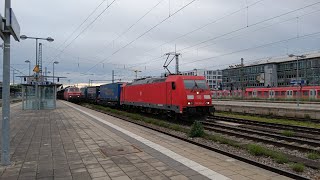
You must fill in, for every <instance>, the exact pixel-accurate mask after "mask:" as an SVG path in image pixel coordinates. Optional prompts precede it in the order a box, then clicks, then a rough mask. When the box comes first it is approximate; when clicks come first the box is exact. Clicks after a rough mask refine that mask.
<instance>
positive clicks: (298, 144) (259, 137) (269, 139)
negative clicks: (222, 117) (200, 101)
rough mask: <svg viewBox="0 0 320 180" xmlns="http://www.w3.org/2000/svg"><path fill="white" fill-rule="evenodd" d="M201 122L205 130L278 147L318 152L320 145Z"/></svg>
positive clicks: (293, 138) (316, 142) (319, 143)
mask: <svg viewBox="0 0 320 180" xmlns="http://www.w3.org/2000/svg"><path fill="white" fill-rule="evenodd" d="M202 124H203V125H204V128H205V129H206V130H210V131H214V132H218V133H222V134H227V135H230V136H236V137H241V138H244V139H248V140H253V141H257V142H263V143H267V144H271V145H274V146H278V147H285V148H288V149H292V150H299V151H303V152H318V153H320V149H318V147H320V142H318V141H314V140H308V139H299V138H295V137H287V136H282V135H278V134H274V133H268V132H263V131H258V130H252V129H247V128H242V127H237V126H232V125H227V124H220V123H216V122H212V121H202Z"/></svg>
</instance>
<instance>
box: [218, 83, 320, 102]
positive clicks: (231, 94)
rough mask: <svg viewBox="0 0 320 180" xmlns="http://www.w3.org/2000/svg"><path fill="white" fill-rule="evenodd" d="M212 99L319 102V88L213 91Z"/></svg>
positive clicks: (294, 87)
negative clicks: (302, 100) (298, 99)
mask: <svg viewBox="0 0 320 180" xmlns="http://www.w3.org/2000/svg"><path fill="white" fill-rule="evenodd" d="M212 96H213V98H214V99H220V98H245V99H280V100H281V99H297V98H301V99H304V100H319V99H320V86H302V87H300V86H298V87H297V86H291V87H269V88H246V90H245V91H244V92H242V90H233V91H230V90H218V91H213V92H212Z"/></svg>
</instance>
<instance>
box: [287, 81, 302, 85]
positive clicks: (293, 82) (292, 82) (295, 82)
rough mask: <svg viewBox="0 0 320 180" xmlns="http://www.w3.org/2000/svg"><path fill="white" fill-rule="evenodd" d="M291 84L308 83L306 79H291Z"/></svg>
mask: <svg viewBox="0 0 320 180" xmlns="http://www.w3.org/2000/svg"><path fill="white" fill-rule="evenodd" d="M290 84H292V85H304V84H306V80H298V81H297V80H293V81H291V82H290Z"/></svg>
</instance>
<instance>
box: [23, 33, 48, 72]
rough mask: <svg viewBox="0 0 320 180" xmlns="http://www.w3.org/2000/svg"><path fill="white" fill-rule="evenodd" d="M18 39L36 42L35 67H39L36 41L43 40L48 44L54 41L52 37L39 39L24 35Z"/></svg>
mask: <svg viewBox="0 0 320 180" xmlns="http://www.w3.org/2000/svg"><path fill="white" fill-rule="evenodd" d="M20 39H21V40H26V39H35V40H36V65H39V64H38V63H39V62H38V40H45V41H48V42H53V41H54V39H53V38H52V37H47V38H40V37H29V36H26V35H21V36H20ZM29 76H30V73H29Z"/></svg>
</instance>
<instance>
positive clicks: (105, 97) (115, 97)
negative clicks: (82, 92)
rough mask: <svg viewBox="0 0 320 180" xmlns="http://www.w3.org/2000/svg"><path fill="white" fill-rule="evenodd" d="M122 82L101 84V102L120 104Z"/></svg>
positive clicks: (112, 104) (111, 104) (113, 104)
mask: <svg viewBox="0 0 320 180" xmlns="http://www.w3.org/2000/svg"><path fill="white" fill-rule="evenodd" d="M121 86H122V83H111V84H104V85H101V86H100V104H104V105H109V106H118V105H119V104H120V93H121Z"/></svg>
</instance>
